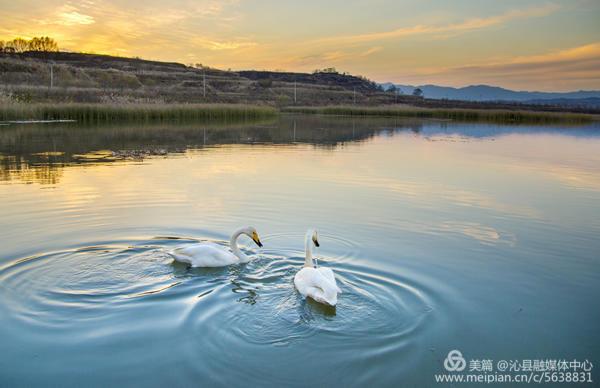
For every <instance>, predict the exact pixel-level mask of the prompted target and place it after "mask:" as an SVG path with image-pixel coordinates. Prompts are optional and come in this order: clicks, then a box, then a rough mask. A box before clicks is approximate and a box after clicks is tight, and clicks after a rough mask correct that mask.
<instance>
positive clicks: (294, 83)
mask: <svg viewBox="0 0 600 388" xmlns="http://www.w3.org/2000/svg"><path fill="white" fill-rule="evenodd" d="M296 101H297V100H296V80H294V104H296ZM294 124H295V122H294Z"/></svg>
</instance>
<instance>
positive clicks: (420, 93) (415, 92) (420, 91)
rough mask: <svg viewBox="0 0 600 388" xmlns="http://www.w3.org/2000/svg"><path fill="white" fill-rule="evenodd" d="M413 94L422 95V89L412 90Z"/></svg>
mask: <svg viewBox="0 0 600 388" xmlns="http://www.w3.org/2000/svg"><path fill="white" fill-rule="evenodd" d="M413 96H415V97H423V90H421V88H416V89H415V90H413Z"/></svg>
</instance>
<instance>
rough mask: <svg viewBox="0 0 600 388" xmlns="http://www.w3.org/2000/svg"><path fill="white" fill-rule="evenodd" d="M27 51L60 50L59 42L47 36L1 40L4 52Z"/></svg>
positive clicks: (0, 44)
mask: <svg viewBox="0 0 600 388" xmlns="http://www.w3.org/2000/svg"><path fill="white" fill-rule="evenodd" d="M26 51H43V52H51V51H58V43H56V41H55V40H54V39H52V38H49V37H47V36H41V37H39V38H38V37H35V38H32V39H30V40H27V39H23V38H15V39H13V40H9V41H6V42H5V41H2V40H0V52H2V53H11V54H12V53H16V54H18V53H24V52H26Z"/></svg>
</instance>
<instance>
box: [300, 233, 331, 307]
mask: <svg viewBox="0 0 600 388" xmlns="http://www.w3.org/2000/svg"><path fill="white" fill-rule="evenodd" d="M304 243H305V246H306V259H305V260H304V268H302V269H301V270H300V271H298V273H297V274H296V276H294V285H295V286H296V289H297V290H298V292H300V294H302V296H303V297H305V298H306V297H307V296H309V297H311V298H312V299H314V300H316V301H317V302H320V303H325V304H328V305H330V306H335V305H336V304H337V294H338V293H339V294H341V293H342V290H340V288H339V287H338V286H337V283H336V282H335V276H334V275H333V271H332V270H331V269H329V268H323V267H318V266H317V265H314V264H313V257H312V247H313V244H314V245H315V246H316V247H318V246H319V239H318V235H317V231H316V230H314V229H309V230H308V232H306V237H305V239H304ZM315 261H316V259H315Z"/></svg>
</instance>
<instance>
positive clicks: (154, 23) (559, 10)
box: [0, 0, 600, 91]
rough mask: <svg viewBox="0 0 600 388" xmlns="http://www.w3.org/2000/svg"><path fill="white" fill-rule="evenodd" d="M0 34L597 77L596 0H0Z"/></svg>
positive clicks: (428, 71)
mask: <svg viewBox="0 0 600 388" xmlns="http://www.w3.org/2000/svg"><path fill="white" fill-rule="evenodd" d="M0 20H1V23H0V39H2V40H9V39H13V38H14V37H17V36H21V37H26V38H31V37H33V36H41V35H47V36H50V37H53V38H55V39H56V40H57V41H58V43H59V45H60V47H61V49H64V50H72V51H83V52H94V53H106V54H116V55H123V56H139V57H142V58H147V59H157V60H167V61H177V62H182V63H186V64H189V63H202V64H204V65H209V66H212V67H217V68H223V69H227V68H231V69H234V70H239V69H267V70H288V71H312V70H314V69H316V68H324V67H336V68H337V69H338V70H340V71H347V72H350V73H352V74H361V75H365V76H367V77H368V78H370V79H373V80H375V81H378V82H386V81H393V82H397V83H405V84H426V83H434V84H439V85H449V86H464V85H470V84H482V83H485V84H491V85H498V86H503V87H508V88H512V89H519V90H547V91H564V90H578V89H600V1H598V0H570V1H559V0H555V1H536V0H520V1H515V0H503V1H497V0H494V1H488V0H481V1H474V0H473V1H469V0H455V1H436V0H429V1H424V0H394V1H387V0H344V1H341V0H340V1H338V0H330V1H326V2H325V1H313V0H305V1H302V2H291V1H276V0H225V1H213V0H197V1H192V0H170V1H164V0H146V1H143V2H142V1H128V0H106V1H105V0H83V1H77V2H76V1H73V2H69V1H67V2H65V1H59V0H20V1H14V0H10V1H9V0H0Z"/></svg>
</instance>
